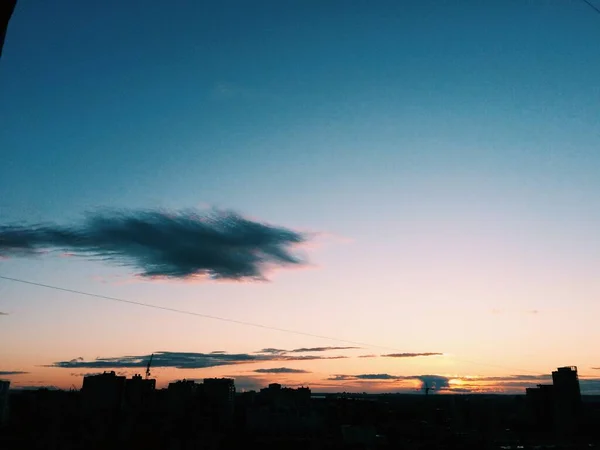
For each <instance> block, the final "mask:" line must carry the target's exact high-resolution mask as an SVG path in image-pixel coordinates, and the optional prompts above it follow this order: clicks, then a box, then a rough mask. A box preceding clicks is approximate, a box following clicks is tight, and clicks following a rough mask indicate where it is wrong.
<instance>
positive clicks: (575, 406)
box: [552, 366, 582, 433]
mask: <svg viewBox="0 0 600 450" xmlns="http://www.w3.org/2000/svg"><path fill="white" fill-rule="evenodd" d="M552 383H553V385H554V411H555V420H556V427H557V430H558V431H560V432H566V433H573V432H575V431H576V429H577V425H578V423H579V419H580V416H581V407H582V404H581V390H580V388H579V377H578V375H577V367H574V366H573V367H559V368H558V369H557V370H555V371H554V372H552Z"/></svg>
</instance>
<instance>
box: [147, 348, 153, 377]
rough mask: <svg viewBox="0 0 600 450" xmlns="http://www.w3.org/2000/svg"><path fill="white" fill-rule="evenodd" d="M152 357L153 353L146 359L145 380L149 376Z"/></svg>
mask: <svg viewBox="0 0 600 450" xmlns="http://www.w3.org/2000/svg"><path fill="white" fill-rule="evenodd" d="M152 358H154V353H152V354H151V355H150V359H149V360H148V365H147V366H146V380H147V379H148V378H150V366H151V365H152Z"/></svg>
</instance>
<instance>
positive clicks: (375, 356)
mask: <svg viewBox="0 0 600 450" xmlns="http://www.w3.org/2000/svg"><path fill="white" fill-rule="evenodd" d="M359 358H377V355H360V356H359Z"/></svg>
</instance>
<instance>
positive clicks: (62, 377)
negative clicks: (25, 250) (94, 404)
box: [0, 0, 600, 391]
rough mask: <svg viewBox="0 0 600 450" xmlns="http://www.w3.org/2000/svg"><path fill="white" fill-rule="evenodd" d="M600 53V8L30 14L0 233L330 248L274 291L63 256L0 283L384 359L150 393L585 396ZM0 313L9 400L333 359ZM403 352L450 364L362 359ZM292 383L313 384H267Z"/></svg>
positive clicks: (599, 212)
mask: <svg viewBox="0 0 600 450" xmlns="http://www.w3.org/2000/svg"><path fill="white" fill-rule="evenodd" d="M599 54H600V15H598V14H597V13H595V12H594V11H593V10H592V9H591V8H589V7H588V6H587V5H585V4H584V3H583V2H580V1H575V0H537V1H523V0H494V1H486V2H481V1H479V0H461V1H439V0H404V1H390V2H387V1H378V2H371V1H352V2H346V1H323V0H318V1H279V0H274V1H253V2H245V1H214V2H208V1H207V2H201V1H180V2H175V4H173V5H169V6H166V4H165V2H159V1H144V2H142V1H128V2H123V1H116V0H110V1H103V2H81V1H75V0H71V1H65V0H62V1H55V2H28V1H21V2H19V4H18V5H17V7H16V10H15V13H14V15H13V18H12V20H11V23H10V25H9V29H8V33H7V37H6V42H5V47H4V52H3V56H2V60H1V61H0V123H1V125H0V153H1V160H2V162H1V164H0V218H1V222H2V224H6V223H12V222H20V221H28V222H39V221H56V222H59V223H69V222H71V221H74V220H78V219H80V218H81V217H82V214H83V213H85V212H86V211H93V210H95V209H96V208H103V207H116V208H132V209H139V208H167V209H179V208H188V207H199V208H201V207H204V206H206V205H211V206H217V207H221V208H228V209H229V208H230V209H233V210H235V211H238V212H239V213H240V214H242V215H244V216H247V217H251V218H256V219H257V220H261V221H266V222H268V223H273V224H277V225H281V226H285V227H289V228H291V229H294V230H300V231H315V232H321V233H323V236H322V237H321V238H319V239H317V241H316V242H314V245H312V246H311V247H310V248H308V249H306V252H307V256H308V258H309V260H310V263H311V265H310V267H308V268H306V269H305V270H280V271H278V272H276V273H275V274H274V275H273V276H272V277H271V282H269V283H223V282H221V283H208V282H207V283H202V284H198V283H195V284H190V283H184V282H177V281H170V282H157V281H141V280H137V279H134V278H133V276H132V273H131V271H130V270H128V269H126V268H121V267H114V266H109V265H106V264H103V263H101V262H97V261H96V262H87V261H81V260H79V259H76V260H75V259H74V258H62V257H57V256H47V257H42V258H37V259H33V258H27V259H15V258H9V259H3V260H0V275H3V276H8V277H16V278H21V279H25V280H30V281H35V282H41V283H47V284H51V285H55V286H61V287H65V288H70V289H80V290H83V291H87V292H93V293H97V294H101V295H108V296H115V297H119V298H125V299H129V300H134V301H140V302H147V303H152V304H156V305H164V306H169V307H173V308H179V309H185V310H189V311H195V312H199V313H203V314H209V315H215V316H222V317H227V318H231V319H235V320H242V321H247V322H254V323H259V324H264V325H267V326H275V327H279V328H285V329H292V330H299V331H303V332H306V333H312V334H319V335H326V336H331V337H334V338H339V339H346V340H353V341H359V342H365V343H368V344H371V345H373V346H380V347H381V348H368V347H366V346H363V347H364V348H362V349H360V350H344V351H329V352H321V353H319V354H325V353H326V354H327V355H328V356H335V355H348V356H352V357H350V358H346V359H334V360H314V361H292V362H288V361H285V362H281V361H269V362H257V363H252V364H241V365H232V366H227V367H222V366H221V367H215V368H210V369H195V370H180V369H175V368H157V369H156V371H155V374H156V375H157V376H158V379H159V384H164V383H166V382H168V381H170V380H173V379H177V378H183V377H187V378H203V377H205V376H216V375H230V376H236V377H238V378H239V380H240V382H239V386H242V384H243V383H242V381H244V380H245V381H247V385H248V386H250V385H252V383H253V382H258V383H259V384H260V383H263V382H268V381H270V380H282V381H284V382H285V383H288V384H300V383H305V384H308V385H310V386H313V387H316V388H318V387H319V386H321V387H322V388H323V389H325V390H338V389H342V387H340V386H343V388H344V389H347V390H350V389H356V390H360V391H362V390H386V391H392V390H396V389H399V388H401V387H402V388H407V389H412V388H413V387H416V386H418V381H415V379H409V381H402V380H398V379H395V380H392V381H391V382H390V381H389V380H387V382H386V383H384V382H383V381H381V380H366V381H365V380H361V379H356V378H354V379H352V377H348V376H351V375H354V376H356V375H360V374H391V375H394V376H396V377H400V376H402V377H410V376H418V375H423V374H435V375H441V376H445V377H449V378H453V379H455V380H457V381H456V382H455V384H456V385H459V384H460V383H464V382H463V381H460V380H461V379H463V378H464V377H466V376H479V377H486V376H487V377H491V376H493V377H496V378H497V379H495V382H493V383H491V384H490V387H489V388H490V389H509V388H510V386H511V385H510V383H505V384H503V381H502V380H500V378H502V377H506V376H508V375H515V374H517V375H518V374H523V375H525V374H547V373H549V372H550V371H551V370H553V369H554V368H555V367H557V366H561V365H577V366H578V367H579V371H580V373H581V374H583V375H587V376H589V377H592V378H593V377H594V376H595V375H596V376H597V375H600V372H599V371H597V370H596V371H594V369H592V368H593V367H596V366H600V355H598V352H597V349H596V346H595V343H597V342H598V341H600V329H599V328H598V326H597V317H598V316H599V314H600V303H599V302H598V298H599V297H600V276H599V275H598V268H599V267H600V239H599V230H600V175H599V174H600V121H599V120H598V119H599V117H600V85H599V84H598V80H600V57H599ZM0 311H1V312H3V313H6V314H7V315H1V316H0V342H2V343H3V345H1V346H0V374H1V373H2V371H4V372H12V371H24V372H28V373H27V374H20V375H7V376H8V378H9V379H10V380H11V381H12V383H13V384H14V385H15V386H25V385H56V386H60V387H69V386H71V385H72V384H73V385H75V386H77V387H79V386H80V385H81V374H82V373H84V372H85V370H75V369H69V368H55V367H41V366H44V365H51V364H52V363H54V362H59V361H69V360H72V359H74V358H78V357H81V358H83V359H84V360H86V361H89V360H93V359H94V358H96V357H121V356H124V355H148V354H149V353H152V352H157V351H169V352H200V353H210V352H212V351H227V352H231V353H236V354H250V353H252V352H256V351H257V350H260V349H262V348H267V347H276V348H283V349H294V348H299V347H317V346H329V345H334V346H339V345H344V344H343V343H340V342H335V341H326V340H322V339H317V338H310V337H307V336H299V335H294V334H288V333H282V332H277V331H273V330H268V329H258V328H252V327H245V326H241V325H239V324H233V323H225V322H219V321H213V320H209V319H202V318H199V317H192V316H184V315H179V314H175V313H169V312H166V311H159V310H151V309H145V308H142V307H137V306H133V305H126V304H120V303H111V302H109V301H104V300H100V299H94V298H89V297H83V296H78V295H74V294H68V293H65V292H58V291H52V290H49V289H43V288H39V287H34V286H27V285H21V284H17V283H14V282H9V281H5V280H0ZM394 352H395V353H397V352H416V353H420V352H441V353H444V356H427V357H412V358H389V357H376V358H358V357H356V356H358V355H364V354H377V355H381V354H386V353H394ZM280 367H286V368H293V369H297V370H306V371H309V372H311V373H309V374H307V373H302V374H285V375H278V374H275V375H268V376H267V375H265V374H262V373H256V372H254V371H255V370H256V369H261V368H280ZM90 370H91V369H90ZM140 370H143V369H140ZM140 370H137V371H138V372H139V371H140ZM134 372H136V370H134V369H131V370H129V371H128V372H127V373H134ZM336 375H346V376H347V377H346V379H345V380H344V381H343V382H341V381H339V380H340V379H341V377H338V379H337V381H336V380H327V378H335V376H336ZM5 377H6V376H5ZM461 377H462V378H461ZM380 378H381V377H380ZM348 379H350V381H348ZM410 380H412V381H410ZM521 381H523V380H521ZM521 381H519V382H521ZM523 383H525V384H526V381H523ZM503 386H504V387H503ZM507 386H508V387H507ZM521 389H522V386H521V385H519V387H518V390H521Z"/></svg>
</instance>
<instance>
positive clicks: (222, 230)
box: [0, 210, 308, 280]
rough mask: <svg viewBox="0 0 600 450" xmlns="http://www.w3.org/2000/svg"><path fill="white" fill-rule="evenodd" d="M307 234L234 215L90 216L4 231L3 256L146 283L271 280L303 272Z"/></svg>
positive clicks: (0, 241)
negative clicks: (128, 270)
mask: <svg viewBox="0 0 600 450" xmlns="http://www.w3.org/2000/svg"><path fill="white" fill-rule="evenodd" d="M307 239H308V237H307V236H306V235H305V234H302V233H298V232H296V231H292V230H290V229H287V228H283V227H277V226H272V225H268V224H265V223H261V222H256V221H252V220H249V219H245V218H244V217H242V216H240V215H238V214H236V213H234V212H230V211H218V210H212V211H210V212H205V213H200V212H198V211H195V210H191V211H178V212H168V211H160V210H142V211H137V210H130V211H121V212H105V213H94V214H89V215H88V217H87V220H86V221H84V222H83V223H82V224H79V225H71V226H59V225H53V224H50V225H48V224H34V225H0V256H27V255H38V254H41V252H43V251H46V250H48V249H53V250H57V251H59V252H69V253H72V254H76V255H81V256H85V257H88V258H94V259H100V260H102V261H106V262H109V263H113V264H118V265H125V266H130V267H134V268H135V269H137V270H139V271H140V272H139V275H141V276H144V277H150V278H151V277H166V278H192V277H209V278H211V279H224V280H245V279H250V280H264V279H265V271H266V270H267V269H268V268H269V267H273V266H281V267H287V266H299V265H302V264H303V261H302V260H301V259H300V258H299V257H298V256H297V255H295V254H293V253H292V249H293V248H294V247H295V246H297V245H299V244H302V243H304V242H305V241H307Z"/></svg>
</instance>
